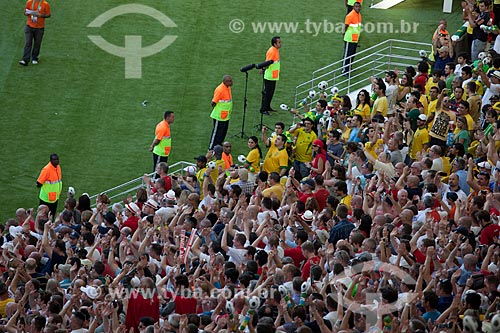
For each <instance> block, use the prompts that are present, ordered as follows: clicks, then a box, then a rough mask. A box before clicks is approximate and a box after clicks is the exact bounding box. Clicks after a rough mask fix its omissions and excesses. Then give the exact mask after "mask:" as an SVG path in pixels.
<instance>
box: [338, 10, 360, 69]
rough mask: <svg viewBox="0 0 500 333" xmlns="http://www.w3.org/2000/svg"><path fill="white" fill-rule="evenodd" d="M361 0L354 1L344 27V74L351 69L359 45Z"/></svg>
mask: <svg viewBox="0 0 500 333" xmlns="http://www.w3.org/2000/svg"><path fill="white" fill-rule="evenodd" d="M360 11H361V0H357V1H356V2H355V3H354V6H353V9H352V11H351V12H350V13H349V14H347V16H346V17H345V27H344V64H343V66H342V74H348V73H349V72H350V71H351V63H352V62H353V60H354V55H355V54H356V48H357V47H358V41H359V35H360V33H361V14H360V13H359V12H360Z"/></svg>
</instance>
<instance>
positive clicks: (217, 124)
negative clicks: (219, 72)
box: [208, 75, 233, 150]
mask: <svg viewBox="0 0 500 333" xmlns="http://www.w3.org/2000/svg"><path fill="white" fill-rule="evenodd" d="M232 85H233V78H232V77H231V76H230V75H224V77H223V78H222V83H221V84H219V85H218V86H217V88H215V90H214V97H213V98H212V108H213V109H212V113H211V114H210V118H212V119H213V120H214V128H213V130H212V135H210V144H209V145H208V149H209V150H212V149H214V147H215V146H217V145H221V146H222V143H223V142H224V139H225V138H226V134H227V130H228V128H229V119H230V118H231V112H232V111H233V95H232V94H231V86H232Z"/></svg>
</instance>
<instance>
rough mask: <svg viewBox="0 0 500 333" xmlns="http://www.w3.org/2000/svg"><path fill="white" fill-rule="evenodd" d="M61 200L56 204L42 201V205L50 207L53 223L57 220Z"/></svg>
mask: <svg viewBox="0 0 500 333" xmlns="http://www.w3.org/2000/svg"><path fill="white" fill-rule="evenodd" d="M58 202H59V200H57V201H56V202H45V201H43V200H42V199H40V205H47V207H49V211H50V213H51V214H52V221H55V220H56V212H57V203H58Z"/></svg>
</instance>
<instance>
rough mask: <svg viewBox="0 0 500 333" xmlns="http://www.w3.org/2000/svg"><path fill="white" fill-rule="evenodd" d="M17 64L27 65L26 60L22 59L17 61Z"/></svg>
mask: <svg viewBox="0 0 500 333" xmlns="http://www.w3.org/2000/svg"><path fill="white" fill-rule="evenodd" d="M19 65H21V66H28V62H26V61H24V60H21V61H19Z"/></svg>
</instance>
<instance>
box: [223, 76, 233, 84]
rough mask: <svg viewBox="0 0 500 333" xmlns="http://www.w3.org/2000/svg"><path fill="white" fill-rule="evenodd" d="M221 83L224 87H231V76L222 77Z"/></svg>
mask: <svg viewBox="0 0 500 333" xmlns="http://www.w3.org/2000/svg"><path fill="white" fill-rule="evenodd" d="M222 82H223V83H224V85H226V86H227V87H230V86H232V85H233V78H232V77H231V75H224V76H223V77H222Z"/></svg>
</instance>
